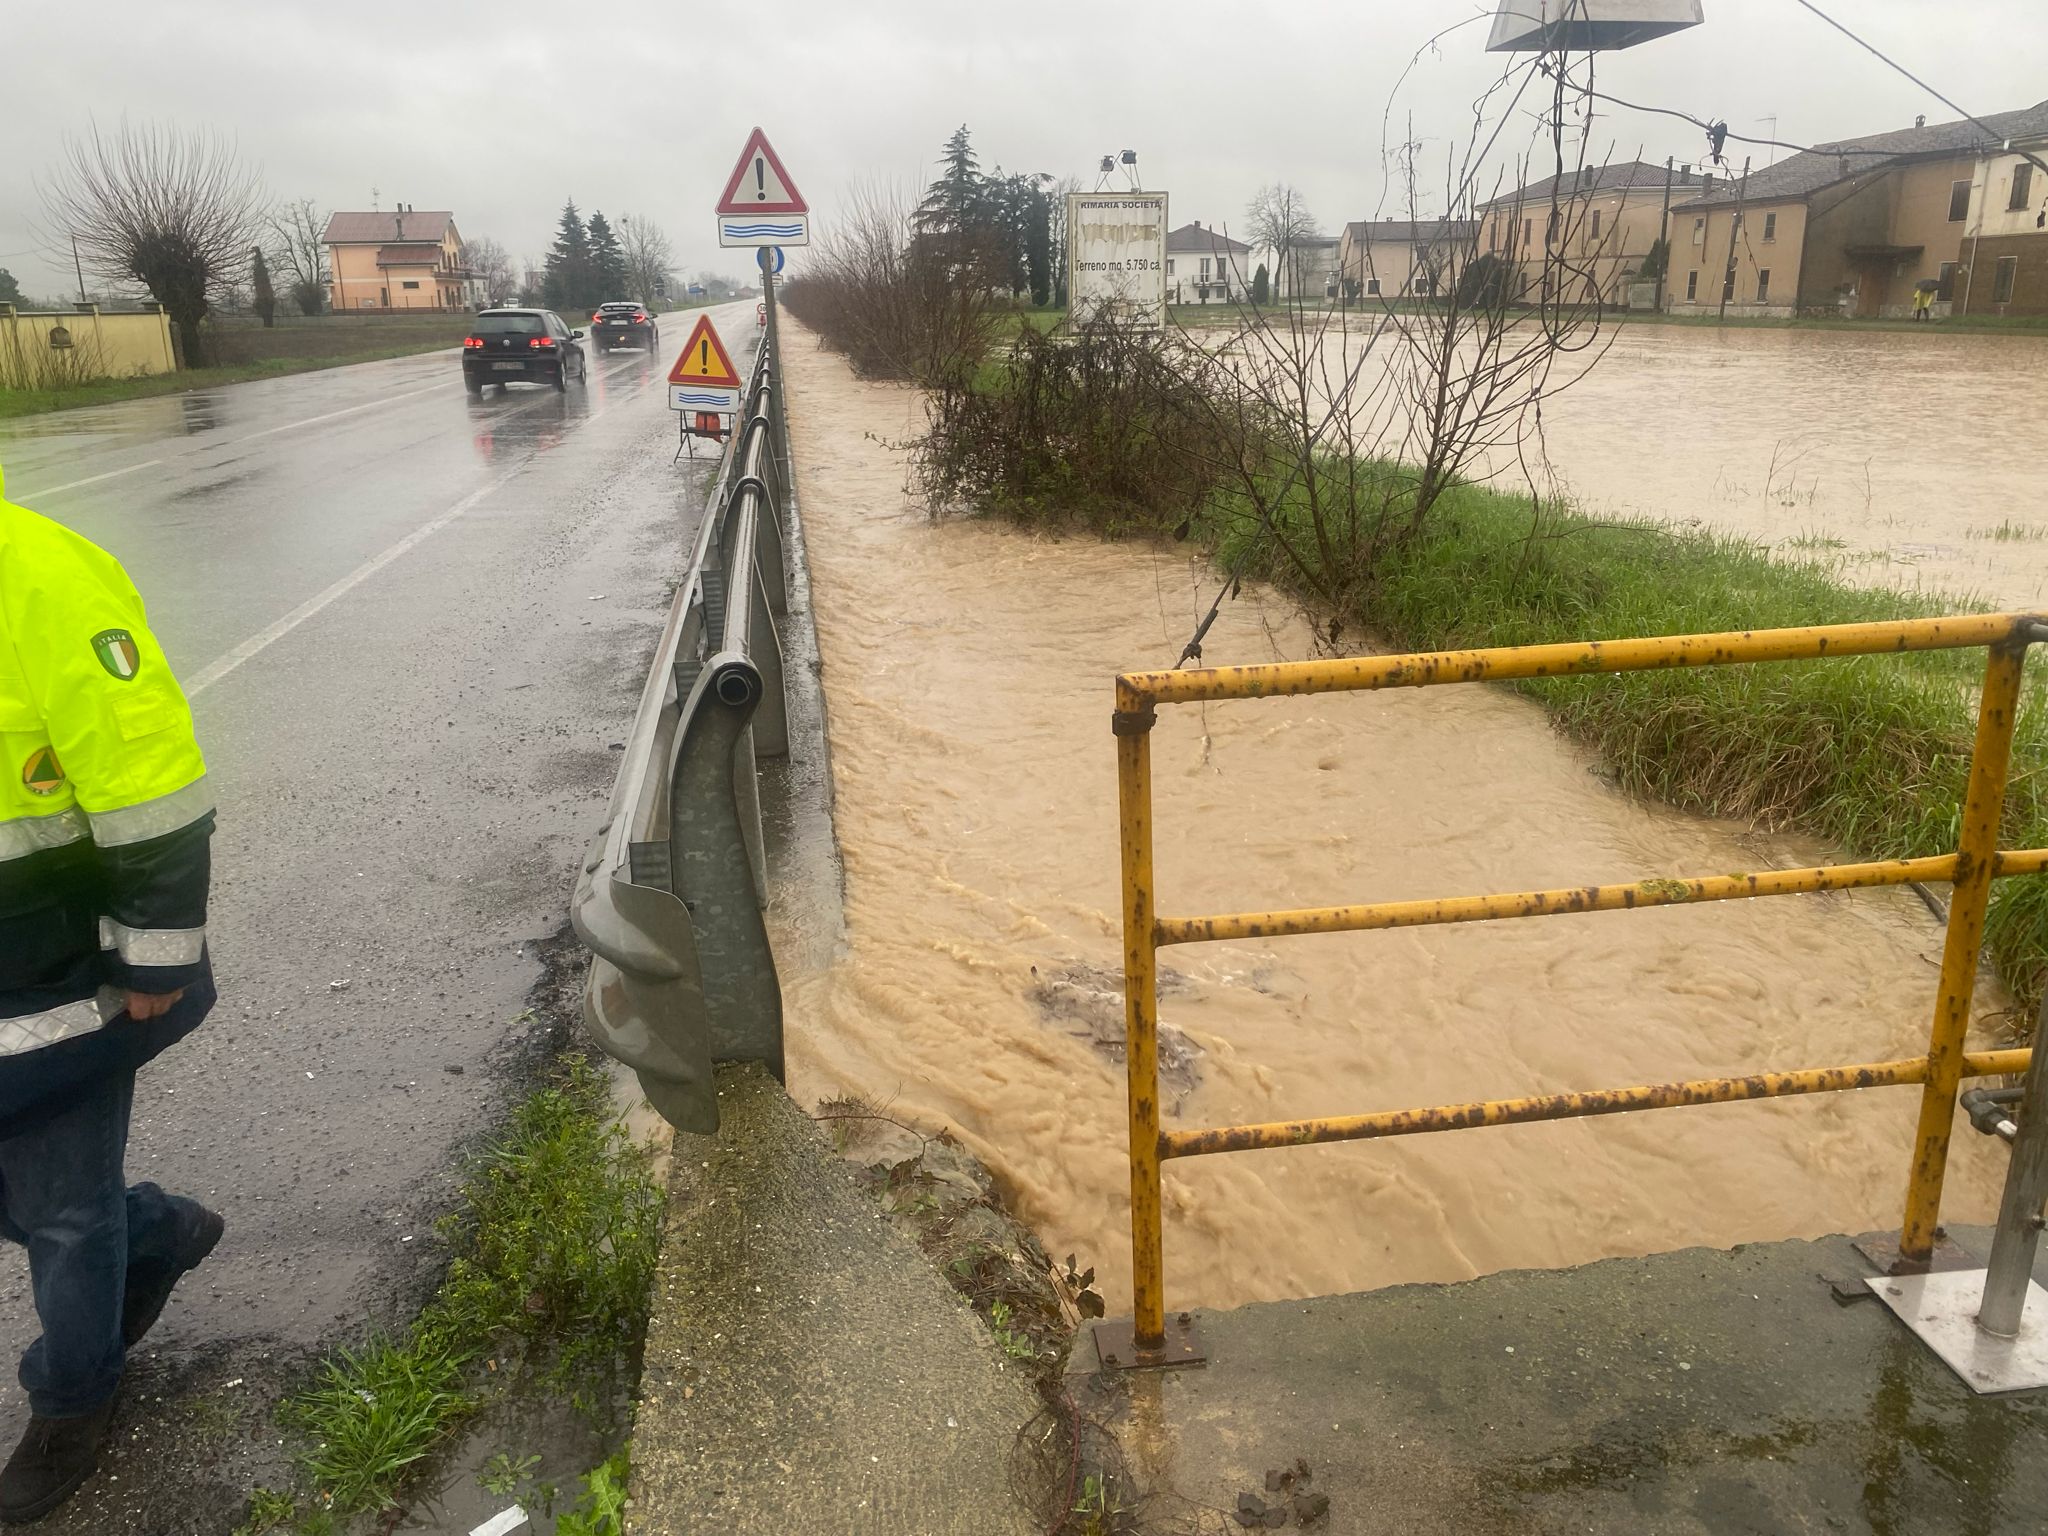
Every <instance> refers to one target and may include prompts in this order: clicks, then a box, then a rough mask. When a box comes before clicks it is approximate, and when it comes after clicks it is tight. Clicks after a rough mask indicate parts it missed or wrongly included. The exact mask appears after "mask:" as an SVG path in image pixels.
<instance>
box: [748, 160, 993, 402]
mask: <svg viewBox="0 0 2048 1536" xmlns="http://www.w3.org/2000/svg"><path fill="white" fill-rule="evenodd" d="M990 259H991V253H989V252H986V251H983V250H981V249H980V248H978V247H975V246H972V245H969V244H967V243H965V242H962V241H958V240H949V241H945V242H930V241H918V240H916V239H914V238H913V236H912V228H911V212H910V209H909V208H908V207H907V206H906V204H905V201H904V199H903V198H902V197H901V196H900V195H898V194H896V193H894V192H891V191H888V190H886V189H882V188H876V187H865V188H861V189H859V190H858V191H856V192H855V193H854V194H853V196H852V197H851V198H850V199H849V201H848V206H847V208H846V210H845V212H844V214H843V215H842V216H841V217H840V218H839V219H838V220H836V221H835V225H834V230H833V233H832V234H831V235H830V236H828V237H827V238H826V239H825V240H824V241H823V242H821V243H820V244H819V246H818V247H817V248H816V249H815V251H814V252H813V254H812V257H811V259H810V261H809V262H808V263H807V264H806V267H805V271H804V274H803V276H802V277H801V278H798V279H796V280H794V281H792V282H791V283H790V284H789V285H788V287H787V288H786V289H784V290H783V296H784V297H783V302H784V303H786V304H787V305H788V306H789V311H790V313H791V314H793V315H795V316H796V317H797V318H798V319H799V320H801V321H803V323H804V324H806V325H808V326H809V327H811V329H812V330H814V331H816V332H817V333H818V334H819V335H820V336H821V337H823V338H824V341H825V344H826V345H827V346H829V347H832V348H833V349H834V350H836V351H839V352H843V353H845V354H846V357H847V360H848V361H849V362H851V363H852V364H853V368H854V371H855V372H856V373H859V374H861V375H862V376H863V377H866V378H886V379H913V380H915V381H917V382H918V383H920V384H925V385H927V386H930V387H934V388H944V387H948V386H950V385H952V384H955V383H958V382H962V381H964V380H966V379H967V378H968V377H969V376H971V375H972V374H973V372H974V370H975V369H976V368H977V367H979V366H980V364H981V362H982V360H983V359H984V358H985V357H986V356H987V355H988V351H989V347H990V344H991V341H992V337H993V330H994V318H995V301H994V284H993V283H992V281H991V280H990V271H991V268H990V267H989V265H988V263H989V261H990Z"/></svg>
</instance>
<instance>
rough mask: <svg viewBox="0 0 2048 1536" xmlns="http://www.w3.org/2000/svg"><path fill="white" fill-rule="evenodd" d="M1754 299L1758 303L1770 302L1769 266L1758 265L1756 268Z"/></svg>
mask: <svg viewBox="0 0 2048 1536" xmlns="http://www.w3.org/2000/svg"><path fill="white" fill-rule="evenodd" d="M1756 301H1757V303H1759V304H1768V303H1770V302H1771V269H1770V268H1769V267H1758V268H1757V269H1756Z"/></svg>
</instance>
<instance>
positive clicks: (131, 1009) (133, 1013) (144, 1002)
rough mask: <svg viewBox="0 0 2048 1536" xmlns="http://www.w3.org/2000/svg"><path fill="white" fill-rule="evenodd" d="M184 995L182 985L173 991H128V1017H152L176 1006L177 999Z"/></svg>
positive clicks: (167, 1011)
mask: <svg viewBox="0 0 2048 1536" xmlns="http://www.w3.org/2000/svg"><path fill="white" fill-rule="evenodd" d="M184 995H185V989H184V988H183V987H180V988H178V990H177V991H175V992H137V991H134V990H133V989H130V991H129V993H128V1017H129V1018H131V1019H153V1018H155V1017H157V1015H159V1014H164V1013H169V1012H170V1011H171V1009H172V1008H174V1007H176V1006H177V1002H178V999H179V998H181V997H183V996H184Z"/></svg>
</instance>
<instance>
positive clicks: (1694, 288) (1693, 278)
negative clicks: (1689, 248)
mask: <svg viewBox="0 0 2048 1536" xmlns="http://www.w3.org/2000/svg"><path fill="white" fill-rule="evenodd" d="M1699 296H1700V274H1699V272H1698V270H1697V269H1695V270H1693V271H1691V272H1688V273H1686V274H1685V302H1686V303H1688V304H1690V303H1692V302H1693V300H1695V299H1697V298H1698V297H1699Z"/></svg>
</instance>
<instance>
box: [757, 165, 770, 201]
mask: <svg viewBox="0 0 2048 1536" xmlns="http://www.w3.org/2000/svg"><path fill="white" fill-rule="evenodd" d="M754 201H755V202H757V203H765V202H767V201H768V162H767V161H766V160H765V159H763V158H762V157H761V156H759V155H756V156H754Z"/></svg>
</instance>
